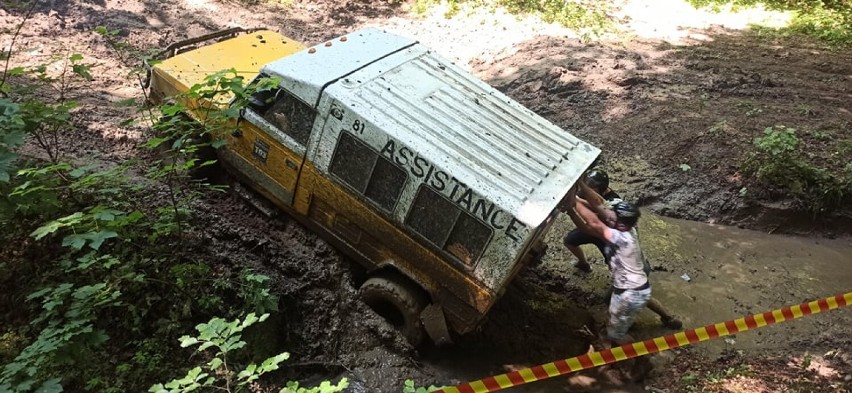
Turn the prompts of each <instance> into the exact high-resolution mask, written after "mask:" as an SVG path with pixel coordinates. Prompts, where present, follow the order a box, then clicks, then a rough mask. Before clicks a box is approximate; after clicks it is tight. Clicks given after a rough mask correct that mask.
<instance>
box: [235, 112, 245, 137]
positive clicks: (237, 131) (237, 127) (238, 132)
mask: <svg viewBox="0 0 852 393" xmlns="http://www.w3.org/2000/svg"><path fill="white" fill-rule="evenodd" d="M245 114H246V109H245V108H242V109H240V117H238V118H237V123H236V124H234V130H233V131H231V136H234V137H237V138H239V137H241V136H243V130H241V129H240V123H241V122H242V121H243V116H245Z"/></svg>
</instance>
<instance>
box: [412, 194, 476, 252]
mask: <svg viewBox="0 0 852 393" xmlns="http://www.w3.org/2000/svg"><path fill="white" fill-rule="evenodd" d="M405 224H406V225H407V226H408V227H409V228H411V229H412V230H414V231H415V232H416V233H418V234H420V235H421V236H422V237H424V238H426V240H428V241H429V242H431V243H432V244H434V245H435V246H437V247H438V248H440V249H441V250H443V251H445V252H447V253H448V254H450V255H452V256H453V257H454V258H455V259H457V260H458V261H460V262H462V263H464V264H465V265H468V266H473V264H474V263H475V262H476V261H477V260H479V257H480V256H481V255H482V251H483V250H484V249H485V246H486V245H488V241H489V240H490V239H491V235H492V230H491V228H490V227H489V226H487V225H485V224H483V223H482V222H481V221H479V220H478V219H477V218H475V217H474V216H472V215H471V214H470V213H468V212H466V211H464V210H462V209H461V208H459V207H458V206H456V205H454V204H453V203H452V202H450V201H449V200H448V199H447V198H445V197H444V196H443V195H441V194H439V193H437V192H435V191H434V190H432V189H431V188H429V187H427V186H425V185H421V186H420V188H419V189H418V190H417V196H416V197H415V198H414V202H413V203H412V204H411V209H410V210H409V212H408V217H406V219H405Z"/></svg>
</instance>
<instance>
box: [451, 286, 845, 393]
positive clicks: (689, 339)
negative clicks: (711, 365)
mask: <svg viewBox="0 0 852 393" xmlns="http://www.w3.org/2000/svg"><path fill="white" fill-rule="evenodd" d="M848 305H852V292H847V293H845V294H842V295H837V296H832V297H828V298H824V299H820V300H816V301H812V302H809V303H802V304H799V305H795V306H790V307H784V308H779V309H777V310H772V311H767V312H765V313H762V314H754V315H752V316H749V317H745V318H739V319H735V320H732V321H726V322H721V323H717V324H712V325H706V326H704V327H700V328H697V329H691V330H686V331H683V332H680V333H675V334H670V335H667V336H662V337H657V338H653V339H649V340H645V341H639V342H634V343H630V344H625V345H622V346H620V347H615V348H610V349H607V350H603V351H600V352H590V353H587V354H583V355H580V356H575V357H573V358H568V359H562V360H557V361H555V362H550V363H545V364H541V365H538V366H533V367H529V368H524V369H521V370H517V371H512V372H509V373H505V374H500V375H495V376H491V377H488V378H484V379H480V380H478V381H473V382H467V383H463V384H461V385H456V386H452V387H444V388H441V389H438V390H435V393H483V392H494V391H497V390H502V389H507V388H511V387H514V386H519V385H523V384H527V383H530V382H535V381H541V380H543V379H547V378H553V377H558V376H560V375H565V374H569V373H572V372H576V371H581V370H586V369H590V368H594V367H598V366H602V365H604V364H610V363H615V362H620V361H622V360H627V359H630V358H635V357H638V356H644V355H648V354H652V353H657V352H662V351H667V350H670V349H674V348H678V347H682V346H685V345H689V344H694V343H697V342H701V341H707V340H710V339H714V338H717V337H724V336H727V335H731V334H735V333H740V332H745V331H748V330H754V329H758V328H762V327H764V326H768V325H772V324H776V323H780V322H785V321H789V320H793V319H797V318H801V317H804V316H807V315H812V314H819V313H821V312H825V311H829V310H834V309H836V308H840V307H845V306H848Z"/></svg>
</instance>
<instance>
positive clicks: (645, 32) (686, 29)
mask: <svg viewBox="0 0 852 393" xmlns="http://www.w3.org/2000/svg"><path fill="white" fill-rule="evenodd" d="M719 11H720V12H713V11H712V10H710V9H707V8H705V9H701V10H697V9H695V7H693V6H691V5H690V4H689V3H687V2H686V1H684V0H657V1H642V0H628V1H627V2H626V3H625V4H624V6H622V7H621V10H620V11H619V12H618V14H617V16H619V17H621V18H623V20H624V21H625V24H624V26H623V28H625V29H626V30H627V31H628V32H629V33H631V34H634V35H636V36H637V37H640V38H652V39H662V40H666V41H669V42H671V43H683V42H685V41H687V40H695V39H697V40H705V39H707V37H706V36H705V35H703V34H701V33H699V32H696V31H695V29H707V28H710V27H712V26H719V27H723V28H726V29H735V30H741V29H746V28H748V27H749V25H753V24H759V25H762V26H767V27H776V28H777V27H784V26H786V25H787V24H788V23H789V21H790V18H791V17H792V15H791V14H790V13H784V12H777V11H767V10H765V9H764V8H763V7H762V6H757V7H754V8H751V9H747V10H740V11H737V12H734V11H733V10H732V9H731V7H724V8H722V9H720V10H719Z"/></svg>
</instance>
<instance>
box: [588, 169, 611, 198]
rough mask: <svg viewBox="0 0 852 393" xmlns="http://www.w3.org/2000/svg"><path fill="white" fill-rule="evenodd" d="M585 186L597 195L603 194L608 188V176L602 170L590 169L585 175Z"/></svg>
mask: <svg viewBox="0 0 852 393" xmlns="http://www.w3.org/2000/svg"><path fill="white" fill-rule="evenodd" d="M586 184H588V185H589V187H592V188H593V189H595V190H596V191H598V192H599V193H604V192H605V191H606V189H607V188H609V175H607V174H606V172H604V171H603V170H600V169H592V170H591V171H589V172H588V173H586Z"/></svg>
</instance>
